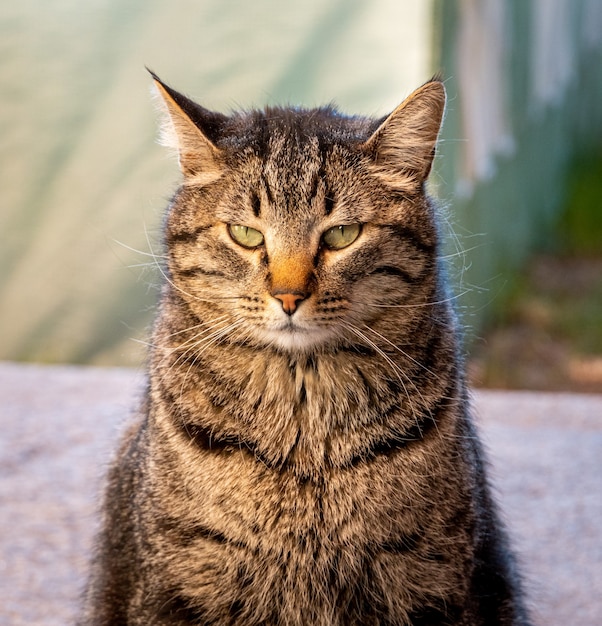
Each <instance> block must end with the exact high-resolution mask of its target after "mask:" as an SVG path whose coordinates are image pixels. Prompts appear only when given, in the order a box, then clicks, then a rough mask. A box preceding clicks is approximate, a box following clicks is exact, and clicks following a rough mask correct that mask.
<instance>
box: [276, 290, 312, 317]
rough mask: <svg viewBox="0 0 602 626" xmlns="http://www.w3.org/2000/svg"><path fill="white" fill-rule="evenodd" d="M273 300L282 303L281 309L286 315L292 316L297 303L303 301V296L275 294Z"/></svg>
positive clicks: (297, 294)
mask: <svg viewBox="0 0 602 626" xmlns="http://www.w3.org/2000/svg"><path fill="white" fill-rule="evenodd" d="M274 298H278V300H280V302H282V309H283V310H284V312H285V313H287V314H288V315H292V314H293V313H294V312H295V311H296V310H297V302H299V301H300V300H304V299H305V296H303V295H301V294H299V293H275V294H274Z"/></svg>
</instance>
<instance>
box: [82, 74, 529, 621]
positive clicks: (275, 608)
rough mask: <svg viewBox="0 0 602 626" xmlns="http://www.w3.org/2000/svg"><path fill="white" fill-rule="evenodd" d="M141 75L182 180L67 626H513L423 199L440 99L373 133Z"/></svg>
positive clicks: (355, 123)
mask: <svg viewBox="0 0 602 626" xmlns="http://www.w3.org/2000/svg"><path fill="white" fill-rule="evenodd" d="M155 80H156V84H157V87H158V90H159V93H160V95H161V98H162V101H163V103H164V106H165V108H166V111H167V114H168V126H169V128H168V133H167V134H168V136H169V137H170V139H169V141H170V142H171V143H172V145H173V146H174V147H175V148H176V150H177V152H178V155H179V158H180V163H181V167H182V170H183V173H184V182H183V184H182V186H181V187H180V189H179V190H178V192H177V193H176V195H175V197H174V200H173V202H172V204H171V206H170V208H169V212H168V216H167V222H166V229H165V242H166V255H167V264H166V267H165V273H166V278H167V280H166V283H165V286H164V290H163V296H162V302H161V307H160V312H159V315H158V318H157V322H156V326H155V329H154V333H153V347H152V350H151V355H150V371H149V391H148V396H147V400H146V404H145V407H144V409H143V411H141V414H140V416H139V418H138V421H137V422H136V423H135V424H134V425H133V426H132V428H131V429H130V430H129V432H128V434H127V436H126V437H125V439H124V441H123V443H122V445H121V449H120V451H119V453H118V456H117V459H116V460H115V462H114V464H113V466H112V469H111V472H110V476H109V486H108V493H107V498H106V502H105V508H104V514H105V519H104V526H103V531H102V533H101V536H100V538H99V542H98V547H97V553H96V558H95V561H94V564H93V568H92V575H91V578H90V583H89V587H88V592H87V596H86V602H85V608H84V612H83V616H82V619H81V622H80V623H81V624H82V625H88V626H92V625H94V626H101V625H103V626H108V625H118V624H119V625H121V624H128V625H138V626H149V625H153V626H154V625H157V626H158V625H167V624H199V625H201V624H202V625H209V624H211V625H216V626H226V625H235V624H236V625H248V626H276V625H278V626H302V625H308V626H309V625H312V626H359V625H365V626H368V625H370V626H372V625H373V626H376V625H382V626H385V625H389V626H393V625H396V626H402V625H406V626H410V625H413V626H418V625H420V626H427V625H429V626H435V625H443V624H448V625H452V624H453V625H464V626H476V625H487V626H496V625H500V626H501V625H504V626H509V625H526V624H527V623H528V622H527V618H526V617H525V614H524V610H523V608H522V605H521V601H520V594H519V589H518V582H517V577H516V574H515V572H514V566H513V562H512V558H511V556H510V554H509V552H508V549H507V546H506V540H505V537H504V533H503V530H502V529H501V528H500V525H499V521H498V519H497V515H496V512H495V507H494V505H493V503H492V501H491V498H490V494H489V490H488V487H487V483H486V479H485V475H484V468H483V459H482V452H481V448H480V446H479V442H478V439H477V436H476V433H475V431H474V428H473V425H472V422H471V420H470V417H469V411H468V403H467V393H466V389H465V386H464V382H463V373H462V363H461V360H460V358H459V357H458V339H457V330H456V325H455V321H454V315H453V312H452V309H451V306H450V298H449V296H448V294H447V290H446V286H445V284H444V281H443V279H442V272H441V267H440V261H439V260H438V256H437V255H438V249H439V241H438V233H437V226H436V209H435V207H434V206H433V204H432V202H431V201H430V200H429V198H428V197H427V196H426V195H425V192H424V182H425V179H426V177H427V176H428V173H429V170H430V167H431V163H432V159H433V156H434V150H435V142H436V138H437V134H438V132H439V126H440V123H441V118H442V115H443V109H444V102H445V92H444V89H443V85H442V83H441V82H439V81H432V82H430V83H427V84H426V85H424V86H423V87H421V88H420V89H419V90H417V91H416V92H415V93H414V94H413V95H412V96H410V98H408V99H407V100H406V101H405V102H404V103H403V104H402V105H401V106H400V107H398V108H397V109H396V110H395V111H394V112H393V113H392V114H391V115H390V116H389V117H388V118H386V119H383V120H372V119H368V118H361V117H345V116H342V115H340V114H339V113H337V112H336V111H335V110H333V109H331V108H326V109H316V110H297V109H279V108H269V109H266V110H265V111H251V112H246V113H236V114H233V115H232V116H229V117H228V116H224V115H221V114H216V113H211V112H209V111H207V110H205V109H203V108H202V107H200V106H198V105H196V104H194V103H193V102H192V101H190V100H188V99H187V98H185V97H184V96H182V95H180V94H178V93H177V92H175V91H174V90H172V89H171V88H169V87H167V86H166V85H165V84H163V83H161V82H160V81H159V80H158V79H157V78H156V77H155ZM230 224H237V225H244V226H248V227H250V228H253V229H255V230H257V231H259V232H261V233H262V234H263V237H264V241H263V244H262V245H261V246H259V247H257V248H245V247H243V246H241V245H239V243H237V242H236V241H235V240H234V239H233V238H232V236H230V234H229V230H228V225H230ZM353 224H360V225H361V232H360V235H359V236H358V238H357V239H356V240H355V241H353V242H352V243H351V244H350V245H348V246H347V247H344V248H342V249H331V248H329V247H328V246H326V245H325V244H324V239H323V236H324V233H325V232H326V231H328V230H329V229H331V228H333V227H337V226H339V225H353ZM280 293H285V294H297V295H295V303H296V309H295V310H294V312H293V313H290V314H289V313H287V312H286V311H285V310H284V309H283V301H281V300H280V299H278V297H276V296H277V294H280Z"/></svg>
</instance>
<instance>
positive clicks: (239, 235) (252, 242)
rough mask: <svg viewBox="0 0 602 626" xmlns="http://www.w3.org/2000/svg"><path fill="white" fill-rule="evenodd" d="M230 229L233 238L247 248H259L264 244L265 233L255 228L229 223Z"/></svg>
mask: <svg viewBox="0 0 602 626" xmlns="http://www.w3.org/2000/svg"><path fill="white" fill-rule="evenodd" d="M228 230H229V231H230V236H231V237H232V239H234V241H236V243H238V244H240V245H241V246H243V247H245V248H258V247H259V246H260V245H261V244H263V235H262V234H261V233H260V232H259V231H258V230H255V229H254V228H249V227H248V226H241V225H240V224H229V225H228Z"/></svg>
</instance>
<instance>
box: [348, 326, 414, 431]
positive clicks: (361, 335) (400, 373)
mask: <svg viewBox="0 0 602 626" xmlns="http://www.w3.org/2000/svg"><path fill="white" fill-rule="evenodd" d="M343 325H344V326H345V328H347V329H348V330H350V331H351V332H352V333H354V334H355V335H357V336H358V337H359V338H360V339H362V340H363V341H365V342H366V344H367V345H368V346H370V347H371V348H373V349H374V350H375V351H376V352H377V353H378V354H379V355H380V356H381V357H382V358H383V359H384V360H385V361H386V362H387V363H388V364H389V365H390V366H391V368H392V369H393V372H394V373H395V374H396V377H397V380H399V383H400V384H401V386H402V387H403V390H404V393H405V395H406V397H407V399H408V404H409V406H410V409H411V411H412V416H413V417H414V421H415V422H416V426H417V427H418V429H419V430H420V424H419V422H418V412H417V411H416V407H415V406H414V404H413V403H412V396H411V395H410V392H409V391H408V388H407V387H406V384H405V383H404V382H403V379H402V376H403V377H404V378H405V379H406V380H407V382H408V383H411V384H412V386H413V387H414V388H415V387H416V386H415V385H414V383H413V382H412V380H411V379H410V378H409V377H408V375H407V374H406V373H405V372H404V371H403V370H402V369H401V368H400V367H399V366H398V365H397V363H395V361H393V359H392V358H391V357H390V356H389V355H388V354H387V353H386V352H385V351H384V350H382V349H381V348H380V346H378V344H377V343H376V342H374V341H372V340H371V339H370V338H369V337H367V336H366V335H365V333H363V332H362V331H361V330H360V329H359V328H356V327H355V326H354V325H352V324H350V323H348V322H347V323H344V324H343ZM415 391H418V390H417V389H415ZM419 395H420V396H421V398H422V395H421V394H419ZM422 399H423V400H424V398H422Z"/></svg>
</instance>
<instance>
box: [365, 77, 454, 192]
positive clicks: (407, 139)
mask: <svg viewBox="0 0 602 626" xmlns="http://www.w3.org/2000/svg"><path fill="white" fill-rule="evenodd" d="M444 110H445V88H444V87H443V83H442V82H440V81H438V80H434V81H432V82H429V83H426V84H425V85H423V86H422V87H420V88H419V89H417V90H416V91H415V92H414V93H413V94H412V95H410V96H409V97H408V98H407V99H406V100H404V102H403V103H402V104H400V105H399V106H398V107H397V108H396V109H395V111H393V113H391V115H389V116H388V117H387V118H386V119H385V120H384V121H383V122H382V123H381V125H380V126H379V127H378V128H377V129H376V131H375V132H374V134H373V135H372V136H371V137H370V139H368V141H366V143H364V144H363V146H362V147H363V149H364V151H365V152H366V153H367V154H369V155H370V156H371V157H372V159H373V161H374V165H375V167H376V171H377V174H378V176H379V177H380V178H382V179H383V180H384V182H385V183H386V184H387V185H389V186H391V187H393V188H395V189H398V190H399V191H402V192H403V191H405V192H411V191H415V190H416V188H417V187H418V186H419V185H421V184H422V183H423V182H424V181H425V180H426V178H427V176H428V175H429V172H430V170H431V165H432V162H433V158H434V156H435V146H436V143H437V135H438V134H439V129H440V127H441V121H442V119H443V112H444Z"/></svg>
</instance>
